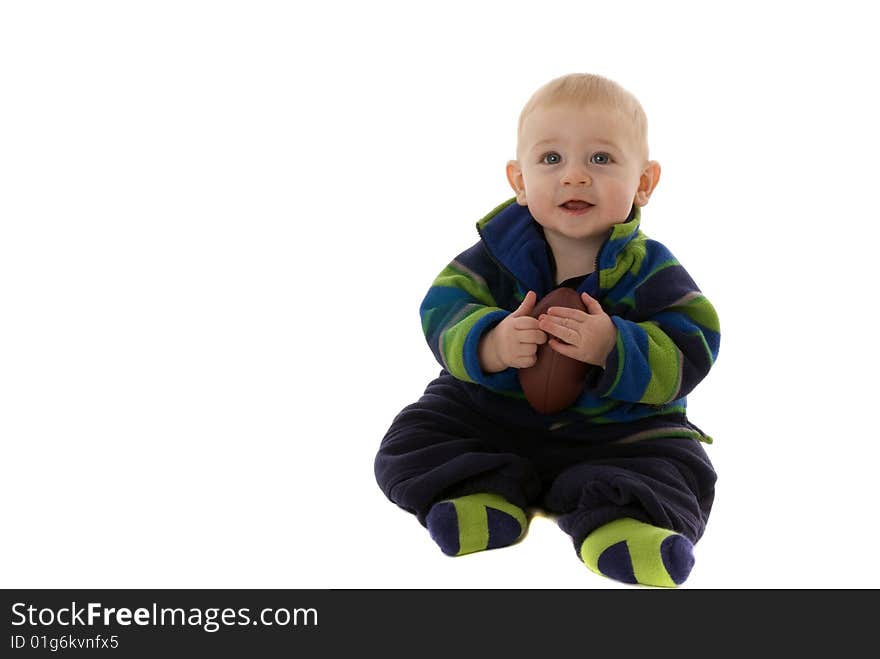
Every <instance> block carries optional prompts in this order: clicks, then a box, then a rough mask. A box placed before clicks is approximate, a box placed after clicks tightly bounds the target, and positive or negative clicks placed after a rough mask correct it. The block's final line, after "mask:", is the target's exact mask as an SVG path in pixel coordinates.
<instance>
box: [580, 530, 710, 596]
mask: <svg viewBox="0 0 880 659" xmlns="http://www.w3.org/2000/svg"><path fill="white" fill-rule="evenodd" d="M580 556H581V560H583V562H584V563H585V564H586V566H587V567H588V568H590V569H591V570H592V571H593V572H596V573H597V574H602V575H605V576H606V577H611V578H612V579H616V580H618V581H623V582H624V583H640V584H644V585H646V586H666V587H669V588H674V587H675V586H678V585H680V584H682V583H684V581H685V579H687V578H688V575H689V574H690V572H691V568H692V567H693V566H694V546H693V544H692V543H691V541H690V540H688V539H687V538H685V537H684V536H683V535H679V534H678V533H675V532H674V531H670V530H668V529H661V528H659V527H657V526H651V525H650V524H645V523H644V522H639V521H637V520H635V519H630V518H628V517H626V518H622V519H616V520H614V521H613V522H609V523H608V524H605V525H604V526H600V527H599V528H598V529H596V530H594V531H593V532H592V533H590V535H588V536H587V537H586V538H585V539H584V542H583V544H582V545H581V549H580Z"/></svg>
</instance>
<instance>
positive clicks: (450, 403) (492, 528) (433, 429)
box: [375, 376, 540, 555]
mask: <svg viewBox="0 0 880 659" xmlns="http://www.w3.org/2000/svg"><path fill="white" fill-rule="evenodd" d="M447 377H451V376H447ZM467 403H468V401H467V399H466V398H464V397H463V396H462V394H461V393H460V390H459V389H458V388H457V387H456V386H455V385H452V384H450V383H449V381H448V380H446V379H445V378H444V377H442V376H441V378H438V379H437V380H435V381H434V382H432V383H431V385H429V386H428V389H427V391H426V392H425V395H424V396H422V398H421V399H420V400H419V401H418V402H417V403H414V404H413V405H410V406H408V407H407V408H405V409H404V410H403V411H402V412H401V413H400V414H398V415H397V417H396V418H395V419H394V422H393V423H392V425H391V427H390V428H389V430H388V432H387V433H386V435H385V438H384V439H383V440H382V444H381V446H380V448H379V452H378V454H377V456H376V460H375V472H376V480H377V481H378V483H379V486H380V487H381V488H382V491H383V492H384V493H385V495H386V496H387V497H388V498H389V499H390V500H391V501H393V502H394V503H396V504H397V505H398V506H400V507H401V508H403V509H405V510H407V511H409V512H411V513H413V514H415V515H416V517H417V518H418V520H419V522H421V523H422V524H423V525H424V526H426V527H427V528H428V530H429V532H430V534H431V537H432V538H434V540H435V541H436V542H437V544H439V545H440V548H441V549H442V550H443V551H444V552H445V553H447V554H451V555H459V554H465V553H470V552H473V551H479V550H481V549H491V548H494V547H501V546H506V545H509V544H512V543H513V542H515V541H516V540H517V539H518V538H520V537H521V536H522V534H523V533H524V532H525V529H526V525H527V519H526V515H525V512H524V509H525V508H526V506H527V505H528V504H529V503H530V502H531V501H533V500H534V499H535V498H536V497H537V496H538V493H539V491H540V479H539V478H538V476H537V474H536V473H535V470H534V468H533V467H532V465H531V464H530V462H529V461H528V460H526V459H525V458H523V457H522V456H520V455H517V454H516V453H514V452H512V451H509V450H505V448H504V431H502V430H501V429H499V428H498V427H497V426H495V425H493V424H492V423H490V422H489V421H488V420H487V419H486V418H485V416H484V415H480V414H478V413H477V412H475V411H474V410H473V409H471V407H470V406H469V405H468V404H467Z"/></svg>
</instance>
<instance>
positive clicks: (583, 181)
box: [562, 165, 593, 185]
mask: <svg viewBox="0 0 880 659" xmlns="http://www.w3.org/2000/svg"><path fill="white" fill-rule="evenodd" d="M592 182H593V179H591V178H590V175H589V174H587V170H586V169H584V168H583V167H581V166H579V165H576V166H573V167H569V168H568V169H566V170H565V173H564V174H563V176H562V183H563V185H590V184H591V183H592Z"/></svg>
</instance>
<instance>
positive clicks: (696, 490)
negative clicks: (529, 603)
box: [545, 439, 715, 586]
mask: <svg viewBox="0 0 880 659" xmlns="http://www.w3.org/2000/svg"><path fill="white" fill-rule="evenodd" d="M714 484H715V472H714V470H713V469H712V466H711V463H710V462H709V459H708V457H707V456H706V454H705V451H704V450H703V448H702V446H700V445H699V443H697V442H696V441H694V440H689V439H650V440H645V441H643V442H635V443H632V444H624V445H621V446H610V447H608V448H607V450H605V451H604V457H602V458H600V459H592V460H588V461H584V462H580V463H578V464H575V465H573V466H572V467H569V468H568V469H566V470H564V471H563V472H562V473H560V474H559V476H558V477H557V478H556V479H555V480H554V482H553V484H552V486H551V488H550V490H549V492H548V494H547V496H546V497H545V505H546V506H547V508H548V509H549V510H551V511H553V512H556V513H558V514H559V515H560V517H559V520H558V521H559V525H560V527H562V529H563V530H565V531H566V532H567V533H569V534H570V535H571V536H572V539H573V540H574V544H575V549H576V550H577V551H578V554H579V555H580V557H581V559H582V560H583V561H584V563H586V565H587V566H588V567H590V568H591V569H592V570H594V571H596V572H598V573H600V574H604V575H606V576H609V577H612V578H614V579H617V580H619V581H623V582H627V583H642V584H646V585H652V586H675V585H678V584H680V583H683V582H684V580H685V579H687V576H688V574H689V573H690V570H691V567H692V566H693V563H694V560H693V544H694V543H695V542H696V541H697V540H698V539H699V538H700V536H701V535H702V533H703V530H704V529H705V525H706V520H707V519H708V517H709V512H710V510H711V507H712V501H713V499H714Z"/></svg>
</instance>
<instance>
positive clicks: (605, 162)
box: [590, 152, 611, 165]
mask: <svg viewBox="0 0 880 659" xmlns="http://www.w3.org/2000/svg"><path fill="white" fill-rule="evenodd" d="M597 156H598V157H599V158H604V159H605V160H604V161H601V162H597V161H596V157H597ZM590 162H591V163H593V164H594V165H607V164H608V163H610V162H611V156H609V155H608V154H607V153H601V152H600V153H594V154H593V157H592V158H590Z"/></svg>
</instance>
